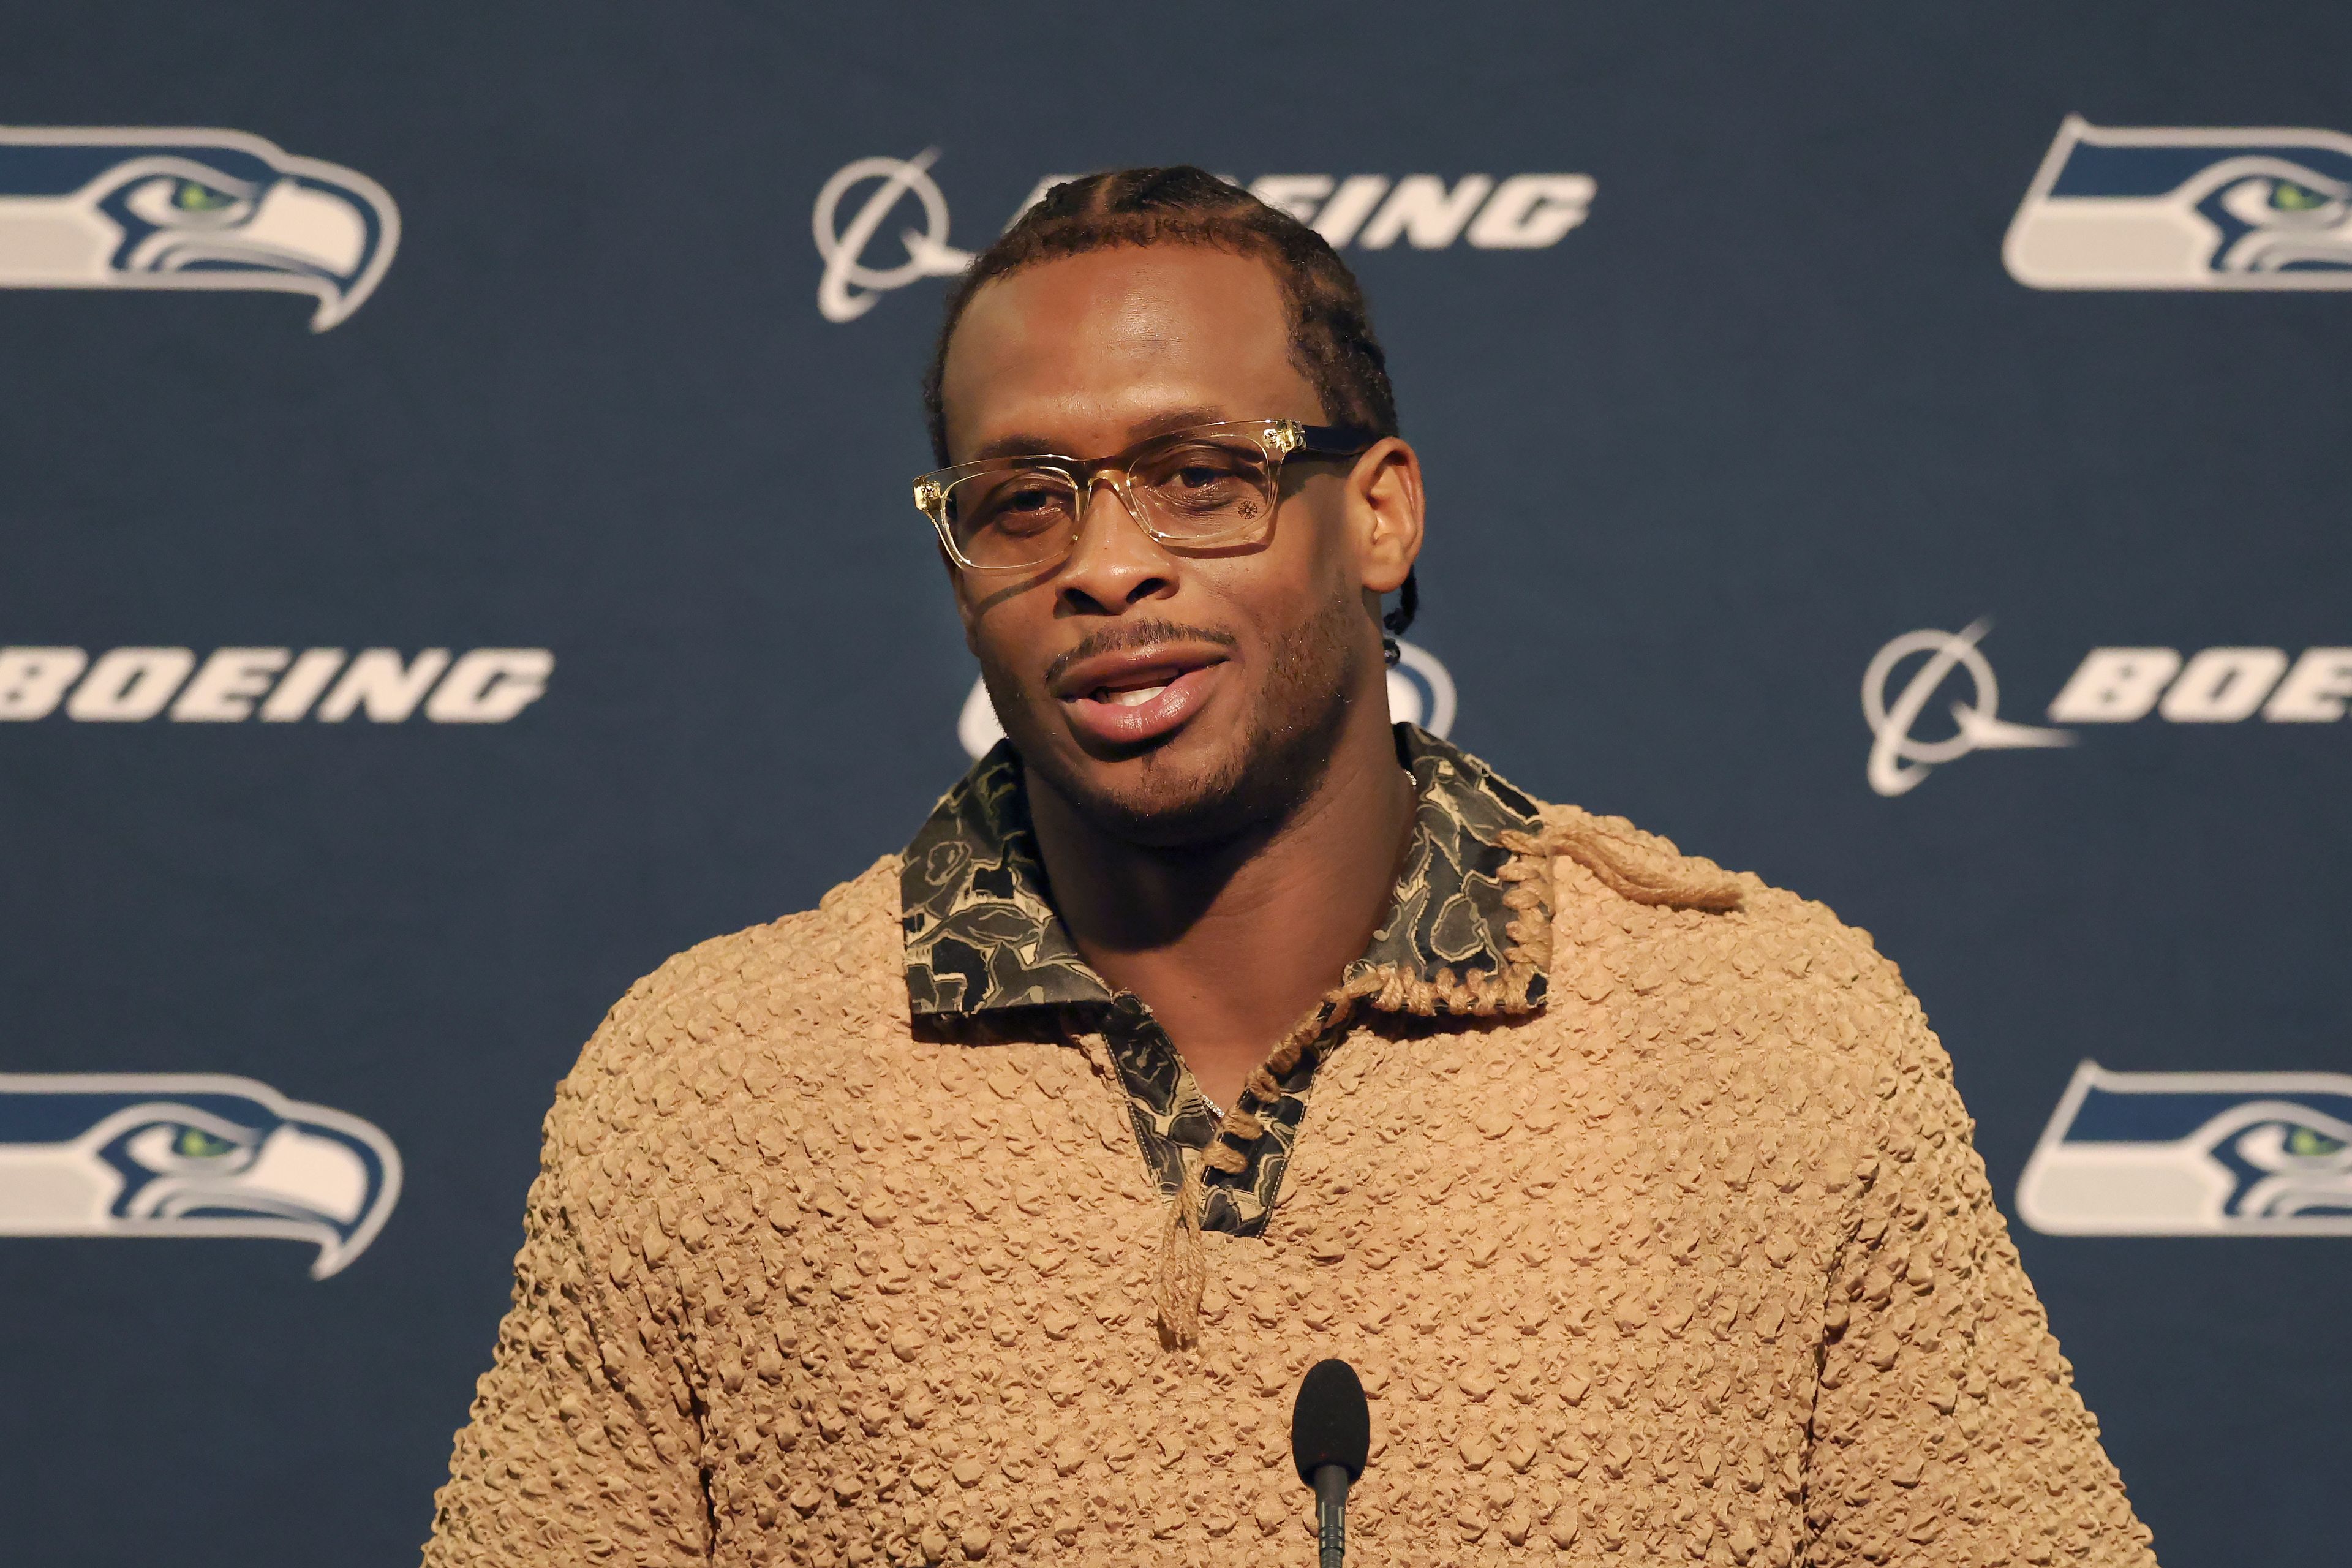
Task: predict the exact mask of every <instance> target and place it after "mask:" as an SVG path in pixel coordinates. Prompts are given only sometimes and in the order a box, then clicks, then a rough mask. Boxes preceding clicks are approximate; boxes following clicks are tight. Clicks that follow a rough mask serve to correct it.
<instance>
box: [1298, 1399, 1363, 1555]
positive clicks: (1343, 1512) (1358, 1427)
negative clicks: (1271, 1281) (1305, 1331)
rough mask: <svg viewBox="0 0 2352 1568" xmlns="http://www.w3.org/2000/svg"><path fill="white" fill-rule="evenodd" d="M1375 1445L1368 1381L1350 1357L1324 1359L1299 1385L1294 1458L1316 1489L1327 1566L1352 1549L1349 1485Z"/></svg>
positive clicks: (1303, 1477) (1301, 1473)
mask: <svg viewBox="0 0 2352 1568" xmlns="http://www.w3.org/2000/svg"><path fill="white" fill-rule="evenodd" d="M1371 1447H1372V1413H1371V1410H1370V1407H1369V1406H1367V1405H1365V1404H1364V1385H1363V1384H1361V1383H1360V1382H1359V1381H1357V1378H1356V1369H1355V1368H1354V1367H1352V1366H1349V1364H1348V1363H1346V1362H1344V1361H1318V1362H1317V1363H1315V1364H1314V1365H1313V1366H1311V1367H1309V1368H1307V1380H1306V1381H1305V1382H1304V1383H1301V1384H1299V1385H1298V1403H1297V1405H1292V1406H1291V1409H1290V1461H1291V1463H1293V1464H1295V1465H1297V1467H1298V1479H1300V1480H1302V1481H1305V1482H1306V1483H1307V1485H1308V1486H1310V1487H1313V1488H1314V1489H1315V1524H1316V1534H1317V1538H1318V1542H1319V1543H1320V1547H1321V1552H1322V1568H1339V1560H1340V1558H1341V1557H1343V1556H1344V1555H1345V1554H1346V1552H1347V1550H1348V1489H1349V1487H1350V1486H1352V1485H1353V1484H1354V1483H1355V1480H1356V1478H1357V1477H1358V1476H1360V1475H1362V1474H1363V1473H1364V1459H1365V1457H1366V1456H1367V1455H1368V1454H1369V1453H1370V1450H1371Z"/></svg>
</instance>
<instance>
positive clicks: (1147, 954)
mask: <svg viewBox="0 0 2352 1568" xmlns="http://www.w3.org/2000/svg"><path fill="white" fill-rule="evenodd" d="M1366 719H1367V721H1366V722H1354V721H1351V722H1350V723H1349V724H1348V725H1347V726H1346V727H1345V729H1344V730H1343V731H1342V734H1341V737H1340V743H1339V748H1338V749H1337V751H1336V752H1335V753H1334V755H1333V756H1332V758H1331V761H1330V763H1329V765H1328V767H1326V768H1325V769H1324V771H1323V775H1322V777H1321V779H1320V780H1319V781H1318V784H1316V786H1315V787H1314V789H1313V790H1311V791H1310V792H1309V793H1308V795H1307V797H1306V798H1305V799H1304V800H1302V801H1301V802H1300V803H1299V804H1298V805H1297V808H1296V809H1294V810H1293V811H1291V812H1290V813H1288V814H1287V815H1286V816H1284V817H1283V818H1282V820H1280V821H1279V822H1277V823H1275V824H1272V825H1269V826H1266V827H1264V828H1261V829H1257V830H1255V831H1252V832H1249V833H1246V834H1244V835H1242V836H1240V837H1236V838H1234V839H1231V840H1227V841H1224V842H1222V843H1219V844H1216V845H1213V846H1209V847H1174V848H1163V847H1149V846H1143V845H1137V844H1134V843H1130V842H1129V841H1127V840H1124V839H1120V838H1117V837H1112V836H1111V835H1109V834H1107V833H1105V832H1103V831H1102V830H1100V829H1099V828H1097V826H1095V825H1093V824H1092V823H1090V822H1089V821H1088V820H1087V818H1086V817H1085V816H1082V815H1081V814H1080V813H1079V812H1077V811H1076V809H1075V808H1073V807H1072V806H1071V805H1069V803H1068V802H1066V801H1065V800H1063V799H1062V798H1061V797H1060V796H1059V795H1057V794H1056V793H1055V792H1054V791H1053V790H1052V788H1051V787H1050V786H1048V785H1045V784H1044V782H1043V781H1042V780H1040V779H1038V778H1037V777H1036V776H1035V775H1034V774H1033V775H1032V776H1031V778H1030V781H1029V784H1030V792H1029V794H1030V799H1029V805H1030V815H1031V817H1032V819H1033V821H1034V826H1035V828H1036V833H1037V844H1038V849H1039V853H1040V854H1041V855H1042V857H1043V858H1044V860H1045V874H1046V877H1047V879H1049V880H1050V881H1051V883H1052V885H1053V889H1054V902H1055V908H1056V909H1057V910H1058V911H1059V913H1060V914H1061V917H1062V921H1063V924H1064V925H1065V926H1066V927H1067V928H1068V930H1069V932H1070V937H1071V940H1072V941H1074V942H1076V944H1077V948H1078V951H1079V952H1081V953H1082V954H1084V955H1085V957H1086V960H1087V963H1090V964H1092V965H1093V966H1094V967H1095V969H1096V971H1097V973H1100V974H1101V975H1102V976H1103V978H1104V979H1106V980H1108V982H1110V984H1112V985H1114V986H1117V987H1118V988H1119V989H1121V990H1124V991H1131V992H1133V993H1134V994H1136V995H1137V996H1138V997H1139V998H1141V999H1142V1001H1143V1002H1144V1004H1145V1005H1148V1006H1149V1007H1150V1009H1151V1011H1152V1014H1153V1016H1155V1017H1157V1018H1158V1019H1159V1021H1160V1026H1161V1027H1163V1028H1164V1029H1166V1030H1167V1031H1168V1036H1169V1038H1170V1039H1171V1041H1172V1042H1173V1043H1174V1045H1175V1047H1176V1048H1177V1050H1178V1052H1179V1053H1180V1054H1181V1056H1182V1057H1183V1058H1184V1062H1185V1065H1186V1066H1187V1067H1189V1068H1192V1076H1193V1078H1194V1079H1195V1080H1196V1081H1197V1082H1198V1083H1199V1084H1200V1086H1201V1088H1202V1092H1204V1093H1206V1094H1207V1095H1209V1096H1210V1098H1211V1099H1213V1100H1215V1101H1216V1102H1217V1103H1218V1104H1219V1105H1221V1106H1224V1107H1227V1108H1230V1107H1231V1106H1232V1104H1233V1102H1234V1097H1235V1096H1236V1095H1237V1094H1238V1093H1239V1092H1240V1090H1241V1086H1242V1082H1243V1080H1244V1079H1246V1078H1247V1077H1248V1076H1249V1073H1250V1071H1251V1069H1253V1068H1255V1067H1256V1066H1257V1065H1258V1064H1259V1063H1260V1062H1262V1061H1264V1060H1265V1057H1266V1055H1267V1053H1268V1052H1269V1051H1271V1050H1272V1049H1273V1048H1274V1047H1275V1045H1276V1043H1277V1042H1278V1041H1280V1039H1281V1038H1282V1037H1283V1036H1285V1035H1286V1034H1287V1033H1288V1032H1289V1031H1290V1029H1291V1027H1292V1026H1294V1025H1296V1024H1297V1022H1298V1021H1299V1020H1300V1019H1301V1018H1303V1017H1304V1016H1306V1014H1307V1010H1308V1009H1309V1008H1311V1007H1312V1006H1313V1005H1315V1003H1316V1002H1317V1001H1318V999H1319V998H1320V997H1321V996H1322V995H1323V994H1324V993H1326V992H1327V991H1328V990H1330V989H1331V987H1332V986H1334V985H1336V984H1339V977H1340V974H1341V973H1342V971H1344V970H1345V969H1346V968H1347V966H1348V964H1349V963H1350V962H1352V961H1353V960H1355V959H1356V958H1358V957H1360V956H1361V955H1362V953H1363V952H1364V950H1365V948H1366V947H1367V946H1369V945H1370V942H1371V936H1372V932H1373V931H1376V930H1378V929H1379V926H1380V922H1381V918H1382V916H1383V915H1385V914H1386V912H1387V910H1388V905H1389V900H1390V897H1391V893H1392V892H1393V890H1394V887H1395V878H1396V869H1397V865H1398V863H1399V861H1400V860H1401V859H1402V856H1403V853H1404V848H1405V845H1406V843H1407V842H1408V839H1409V837H1410V835H1411V832H1412V816H1413V798H1414V797H1413V784H1412V775H1411V774H1409V773H1406V772H1405V771H1404V770H1403V769H1402V768H1401V767H1399V766H1398V765H1397V758H1396V747H1395V742H1394V738H1393V735H1392V733H1391V731H1390V730H1389V728H1388V726H1387V724H1386V723H1385V722H1384V721H1376V720H1377V719H1378V715H1377V714H1370V715H1366Z"/></svg>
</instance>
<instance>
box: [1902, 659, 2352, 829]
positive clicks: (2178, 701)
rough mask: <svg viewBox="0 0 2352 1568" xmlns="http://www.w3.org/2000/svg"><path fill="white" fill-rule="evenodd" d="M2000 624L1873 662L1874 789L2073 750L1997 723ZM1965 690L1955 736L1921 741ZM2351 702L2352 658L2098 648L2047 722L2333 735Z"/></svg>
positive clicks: (2067, 742) (2035, 730)
mask: <svg viewBox="0 0 2352 1568" xmlns="http://www.w3.org/2000/svg"><path fill="white" fill-rule="evenodd" d="M1991 624H1992V623H1991V622H1990V621H1983V620H1980V621H1978V622H1977V623H1976V624H1975V625H1974V626H1969V627H1968V628H1966V629H1965V630H1962V631H1958V632H1946V631H1916V632H1906V633H1904V634H1903V636H1901V637H1896V638H1895V640H1894V641H1892V642H1890V643H1888V644H1887V645H1886V646H1885V647H1882V648H1880V649H1879V650H1878V652H1877V653H1876V654H1875V655H1874V656H1873V657H1872V658H1871V661H1870V666H1869V668H1867V669H1865V670H1864V672H1863V677H1862V715H1863V719H1864V721H1865V722H1866V723H1868V724H1869V726H1870V736H1871V740H1870V759H1869V762H1868V763H1867V765H1866V766H1865V768H1864V776H1865V777H1866V778H1867V779H1868V780H1869V782H1870V787H1871V788H1872V789H1874V790H1875V791H1877V792H1878V793H1879V794H1880V795H1888V796H1893V795H1908V794H1909V793H1910V792H1911V791H1912V790H1914V789H1916V788H1917V787H1918V785H1919V784H1921V783H1922V782H1924V781H1925V780H1926V779H1927V775H1928V774H1929V773H1933V772H1934V771H1935V770H1936V769H1937V767H1939V766H1942V765H1943V764H1945V763H1954V762H1958V760H1959V759H1960V758H1962V757H1965V756H1967V755H1968V754H1969V752H1980V751H2005V750H2016V749H2021V748H2040V747H2051V746H2071V745H2073V744H2074V743H2075V742H2076V741H2077V739H2078V738H2079V737H2078V736H2077V735H2076V734H2075V733H2074V731H2071V730H2067V729H2063V728H2047V727H2044V726H2042V725H2038V724H2016V723H2011V722H2010V721H2007V720H2004V719H2002V718H2001V717H2000V714H1999V712H1998V709H1999V707H2000V685H1999V683H1998V682H1996V681H1995V679H1993V672H1992V665H1991V662H1990V660H1988V659H1987V658H1985V655H1984V651H1983V649H1982V648H1980V647H1978V646H1977V645H1978V644H1979V642H1980V641H1981V640H1982V639H1983V637H1984V635H1985V633H1986V631H1987V629H1988V628H1989V627H1990V626H1991ZM1914 660H1916V661H1917V662H1916V663H1914V662H1912V661H1914ZM1955 679H1963V680H1965V681H1966V683H1967V688H1966V690H1965V691H1964V692H1963V693H1961V694H1959V695H1958V697H1957V699H1956V700H1948V702H1947V703H1946V705H1945V711H1946V712H1948V714H1949V715H1950V720H1951V727H1950V732H1949V733H1948V734H1923V733H1922V732H1921V731H1923V730H1927V729H1929V728H1930V726H1931V725H1932V724H1933V723H1934V720H1933V718H1932V717H1931V710H1932V709H1933V708H1934V706H1935V704H1936V700H1937V697H1938V696H1939V694H1941V693H1943V692H1944V691H1945V690H1947V689H1948V688H1949V686H1950V685H1951V683H1952V682H1953V681H1954V680H1955ZM2347 698H2352V647H2314V648H2305V650H2304V652H2303V655H2302V657H2300V658H2289V657H2288V655H2287V652H2286V650H2285V649H2284V648H2276V647H2209V648H2205V649H2203V650H2201V651H2200V652H2198V653H2196V654H2194V655H2191V656H2190V657H2189V658H2182V657H2181V655H2180V653H2179V650H2178V649H2175V648H2168V647H2096V648H2093V649H2092V650H2091V651H2090V652H2089V654H2087V655H2085V656H2084V659H2083V662H2082V663H2081V664H2080V665H2078V666H2076V667H2075V670H2074V675H2073V676H2071V677H2070V678H2068V679H2067V681H2066V684H2065V685H2064V686H2063V688H2061V689H2060V690H2059V692H2058V695H2057V696H2056V697H2054V698H2053V699H2051V701H2050V707H2049V710H2048V711H2047V714H2046V717H2048V718H2049V719H2050V720H2051V721H2052V723H2053V725H2060V726H2063V725H2070V724H2073V725H2083V724H2128V723H2132V722H2134V721H2137V720H2141V719H2145V718H2147V716H2148V714H2150V713H2151V712H2153V713H2155V714H2157V715H2158V717H2160V718H2161V719H2163V720H2164V721H2166V722H2167V723H2171V724H2231V723H2236V722H2239V721H2242V720H2245V719H2250V718H2252V717H2253V715H2254V714H2255V713H2257V712H2259V713H2261V715H2262V716H2263V719H2264V721H2267V722H2270V723H2273V724H2324V723H2332V722H2334V721H2336V720H2338V719H2341V718H2343V717H2344V713H2345V703H2346V700H2347ZM1937 727H1940V726H1937Z"/></svg>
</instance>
